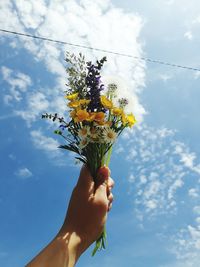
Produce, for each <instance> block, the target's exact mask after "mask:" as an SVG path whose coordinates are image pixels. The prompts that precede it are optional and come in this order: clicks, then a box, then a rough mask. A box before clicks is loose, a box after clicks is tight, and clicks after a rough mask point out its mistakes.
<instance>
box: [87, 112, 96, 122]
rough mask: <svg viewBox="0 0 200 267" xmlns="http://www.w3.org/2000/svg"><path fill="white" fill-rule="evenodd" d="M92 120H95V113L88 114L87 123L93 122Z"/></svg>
mask: <svg viewBox="0 0 200 267" xmlns="http://www.w3.org/2000/svg"><path fill="white" fill-rule="evenodd" d="M94 119H95V112H90V113H89V117H88V119H87V121H90V122H91V121H94Z"/></svg>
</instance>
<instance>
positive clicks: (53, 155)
mask: <svg viewBox="0 0 200 267" xmlns="http://www.w3.org/2000/svg"><path fill="white" fill-rule="evenodd" d="M30 134H31V139H32V142H33V144H34V146H35V147H36V148H37V149H40V150H42V151H44V153H45V154H46V155H47V157H48V158H49V159H51V160H52V162H53V163H54V164H56V165H59V166H63V165H66V164H68V165H70V164H71V162H72V157H71V155H70V154H69V153H68V160H67V161H66V156H65V157H64V154H63V152H62V151H61V149H59V148H58V146H59V145H60V143H59V142H58V141H57V140H55V139H54V138H52V137H48V136H46V135H45V134H44V133H43V132H42V131H41V130H33V131H31V132H30Z"/></svg>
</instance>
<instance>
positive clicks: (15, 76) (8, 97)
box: [1, 66, 32, 104]
mask: <svg viewBox="0 0 200 267" xmlns="http://www.w3.org/2000/svg"><path fill="white" fill-rule="evenodd" d="M1 73H2V77H3V80H4V81H6V82H7V83H8V84H9V86H10V87H9V89H8V93H6V94H5V96H4V103H5V104H9V103H11V101H13V100H15V101H18V102H19V101H20V100H21V99H22V93H24V92H26V91H27V88H28V87H29V86H31V84H32V81H31V78H30V77H29V76H28V75H26V74H24V73H22V72H19V71H14V70H12V69H9V68H7V67H5V66H3V67H1Z"/></svg>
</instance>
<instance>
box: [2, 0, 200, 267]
mask: <svg viewBox="0 0 200 267" xmlns="http://www.w3.org/2000/svg"><path fill="white" fill-rule="evenodd" d="M0 28H1V29H6V30H11V31H19V32H24V33H29V34H34V35H40V36H45V37H48V38H52V39H56V40H61V41H66V42H69V43H74V44H80V45H85V46H90V47H94V48H100V49H104V50H109V51H110V50H111V51H114V52H119V53H124V54H130V55H132V56H133V57H137V58H128V57H122V56H117V55H111V54H106V56H107V59H108V61H107V63H106V66H105V68H104V72H103V77H104V78H105V80H106V78H107V79H116V80H117V81H118V84H119V87H120V93H121V94H123V95H125V96H126V97H128V98H129V100H130V106H129V108H130V110H131V111H133V112H134V114H135V116H136V118H137V120H138V123H137V126H136V127H134V128H133V130H127V131H126V132H124V134H123V135H122V136H121V137H120V138H119V140H118V142H117V144H116V145H115V148H114V151H113V155H112V159H111V164H110V169H111V172H112V173H111V174H112V178H113V179H114V180H115V187H114V189H113V194H114V203H113V208H112V210H111V212H110V214H109V217H108V221H107V233H108V247H107V249H106V250H105V251H101V252H99V253H98V254H97V255H96V256H95V257H91V252H92V247H90V248H89V249H88V251H87V252H86V253H85V254H84V255H82V257H81V258H80V260H79V262H78V263H77V267H81V266H88V267H100V266H105V267H110V266H115V267H121V266H128V267H129V266H130V267H134V266H135V267H197V266H200V143H199V136H200V118H199V113H200V105H199V99H200V91H199V80H200V72H197V71H191V70H186V69H181V68H175V67H170V66H165V65H159V64H155V63H149V62H145V61H143V60H141V59H139V58H140V57H148V58H151V59H157V60H162V61H166V62H170V63H175V64H180V65H185V66H190V67H194V68H200V66H199V62H200V55H199V43H200V3H199V1H197V0H191V1H186V0H149V1H144V0H135V1H130V0H128V1H122V0H115V1H114V0H113V1H111V0H93V1H92V0H82V1H78V0H67V1H63V0H62V1H61V0H51V1H45V0H38V1H35V0H29V1H25V0H17V1H12V0H2V1H1V3H0ZM0 46H1V49H0V53H1V57H0V63H1V64H0V86H1V91H0V94H1V98H0V101H1V105H0V121H1V130H0V147H1V153H0V162H1V177H0V183H1V186H0V214H1V219H0V266H4V267H20V266H24V265H25V264H26V263H27V262H28V261H30V260H31V259H32V258H33V257H34V256H35V255H36V254H37V253H38V252H39V251H40V250H41V249H42V248H43V247H44V246H45V245H46V244H48V242H50V241H51V240H52V238H53V237H54V236H55V234H57V231H58V230H59V228H60V227H61V225H62V222H63V220H64V217H65V213H66V208H67V203H68V201H69V198H70V195H71V191H72V189H73V187H74V185H75V184H76V181H77V177H78V174H79V170H80V165H76V164H75V162H74V158H73V155H72V154H69V153H67V152H63V151H61V150H59V149H58V148H57V147H58V145H59V144H60V143H61V142H62V140H60V139H59V136H55V135H54V134H53V130H54V129H55V125H52V124H51V123H49V122H46V121H43V120H41V114H42V113H44V112H46V111H47V112H49V113H50V112H58V113H59V114H66V107H65V102H64V99H63V92H64V90H65V84H66V81H67V76H66V71H65V69H66V67H67V65H66V62H65V54H66V52H67V51H68V52H71V53H79V52H81V53H83V54H85V56H86V58H87V59H88V60H96V59H99V58H102V57H103V56H104V55H105V53H103V52H98V51H95V50H88V49H84V48H82V49H81V48H76V47H73V46H69V45H61V44H55V43H50V42H45V41H41V40H35V39H30V38H23V37H16V36H13V35H9V34H5V33H2V32H1V33H0ZM122 79H123V80H124V81H125V84H126V88H127V89H126V90H125V89H124V88H125V87H123V84H122V83H121V80H122Z"/></svg>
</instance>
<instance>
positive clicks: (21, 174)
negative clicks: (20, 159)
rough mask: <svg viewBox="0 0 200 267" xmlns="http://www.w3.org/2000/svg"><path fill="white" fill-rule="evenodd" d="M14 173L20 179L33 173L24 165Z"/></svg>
mask: <svg viewBox="0 0 200 267" xmlns="http://www.w3.org/2000/svg"><path fill="white" fill-rule="evenodd" d="M15 175H17V176H18V177H20V178H22V179H26V178H29V177H31V176H32V175H33V174H32V172H31V171H30V170H29V169H28V168H26V167H24V168H21V169H18V170H17V171H16V172H15Z"/></svg>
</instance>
